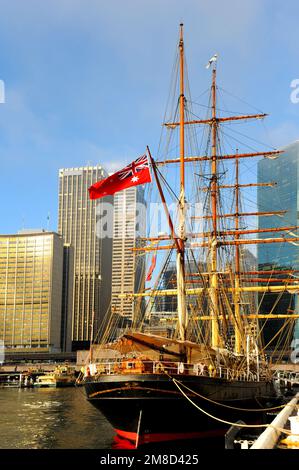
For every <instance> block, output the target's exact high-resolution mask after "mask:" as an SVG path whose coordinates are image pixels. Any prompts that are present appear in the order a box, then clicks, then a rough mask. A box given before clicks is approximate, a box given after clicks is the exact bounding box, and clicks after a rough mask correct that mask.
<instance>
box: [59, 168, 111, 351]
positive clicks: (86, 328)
mask: <svg viewBox="0 0 299 470" xmlns="http://www.w3.org/2000/svg"><path fill="white" fill-rule="evenodd" d="M107 176H108V174H107V172H106V171H105V170H104V169H103V168H102V167H101V166H100V165H98V166H86V167H80V168H79V167H78V168H64V169H60V170H59V213H58V232H59V234H61V235H62V237H63V241H64V243H65V244H66V245H68V246H69V247H71V248H72V249H73V259H74V272H73V279H72V280H71V281H70V284H72V287H71V289H72V306H71V315H72V320H71V321H72V348H73V350H77V349H84V348H87V347H89V344H90V339H91V331H92V319H93V312H94V325H93V327H94V328H93V329H94V332H95V334H96V332H97V331H98V329H99V328H100V326H101V324H102V323H103V322H104V318H105V316H106V312H107V310H108V309H109V306H110V301H111V265H112V262H111V258H112V237H111V236H110V237H107V236H104V235H105V234H103V233H102V225H101V218H102V217H103V212H102V210H101V207H102V205H103V204H111V205H112V203H113V198H112V197H105V198H102V199H98V200H95V201H93V200H90V199H89V193H88V188H89V187H90V186H91V185H92V184H94V183H95V182H96V181H99V180H101V179H103V178H106V177H107ZM112 209H113V206H112ZM112 217H113V213H112ZM111 224H112V220H111Z"/></svg>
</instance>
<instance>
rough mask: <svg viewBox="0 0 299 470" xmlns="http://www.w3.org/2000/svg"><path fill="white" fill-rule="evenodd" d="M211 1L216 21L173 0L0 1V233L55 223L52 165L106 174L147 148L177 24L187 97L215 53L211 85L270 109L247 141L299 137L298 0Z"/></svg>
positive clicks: (161, 105)
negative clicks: (181, 31) (186, 65)
mask: <svg viewBox="0 0 299 470" xmlns="http://www.w3.org/2000/svg"><path fill="white" fill-rule="evenodd" d="M16 6H17V8H16ZM214 6H215V8H216V9H217V12H218V15H216V16H215V15H214V7H212V6H208V5H207V4H205V3H204V2H202V3H199V2H195V1H191V2H189V9H186V8H185V5H181V4H180V2H178V1H174V2H173V1H172V2H171V8H170V2H169V1H166V2H163V4H161V2H158V1H151V2H149V1H147V0H144V1H143V2H136V1H133V0H130V1H128V2H126V4H121V3H120V2H117V1H112V2H109V5H107V4H106V2H102V1H97V2H94V1H92V2H90V4H89V8H88V9H87V8H85V6H84V2H82V1H79V0H74V1H72V2H69V1H67V0H63V1H61V2H56V1H53V2H51V3H50V2H44V3H43V8H41V7H40V6H39V3H38V2H36V1H34V0H30V1H29V0H28V1H26V2H24V3H19V2H16V1H12V2H10V3H9V4H8V3H7V2H4V1H2V2H0V7H1V13H2V15H1V19H0V24H1V28H0V41H1V44H2V47H1V52H0V63H1V70H0V79H1V80H3V82H4V83H5V102H4V103H1V104H0V151H1V155H2V172H1V179H0V183H1V184H0V187H1V195H2V199H4V198H5V197H6V196H7V194H8V193H9V194H10V203H9V204H7V205H5V206H3V209H2V218H1V222H0V233H15V232H17V231H18V230H19V229H20V228H28V227H45V228H49V229H50V230H57V226H58V224H57V208H56V198H55V194H56V192H57V181H56V172H57V170H58V168H61V167H77V166H78V167H80V166H84V165H86V164H87V163H88V162H90V163H91V164H93V165H94V164H96V163H101V165H103V166H104V167H106V168H107V170H108V171H114V170H117V169H119V168H121V167H122V165H123V164H125V163H129V162H130V161H133V160H134V158H136V156H138V155H140V154H141V153H143V152H144V150H145V146H146V145H147V144H149V145H150V147H151V148H152V150H153V155H154V156H155V155H156V150H157V147H158V142H159V135H160V127H161V126H160V124H161V122H162V121H163V113H164V109H165V104H166V90H167V87H168V85H169V69H170V68H171V65H172V60H171V58H169V57H171V56H172V54H173V52H174V51H175V46H174V43H175V40H176V38H177V35H178V24H179V23H180V22H181V21H184V24H185V40H186V52H187V59H188V62H189V61H190V62H191V61H192V62H194V63H195V64H196V65H195V66H194V65H193V68H192V70H191V71H190V72H191V73H190V84H191V88H192V91H193V94H194V96H195V97H199V96H200V94H201V93H202V92H203V91H204V90H205V89H206V88H207V86H208V84H209V81H210V75H209V73H208V72H207V71H206V70H205V64H206V62H207V60H208V59H209V57H211V56H212V55H213V54H214V53H215V52H216V51H217V52H218V53H219V64H218V69H219V74H218V76H219V85H220V86H224V87H225V88H226V89H227V90H228V91H230V92H233V94H235V95H237V96H239V97H240V98H241V99H244V100H245V101H246V102H248V103H250V104H251V105H252V106H255V107H256V108H261V109H262V111H264V112H269V113H270V118H269V119H268V122H267V124H266V126H267V128H266V129H267V130H266V131H262V130H261V129H259V130H255V131H254V134H253V135H254V136H255V137H256V139H257V140H259V141H262V142H266V143H268V144H269V145H270V146H271V145H273V146H275V147H280V146H284V145H286V144H287V143H289V142H292V141H294V140H296V139H297V138H298V136H299V127H298V125H297V123H296V122H297V121H298V116H299V106H298V104H297V105H296V102H292V100H291V94H292V93H293V96H294V97H295V98H296V93H295V94H294V92H296V89H295V87H296V86H298V85H296V82H294V80H295V81H296V79H297V78H298V76H299V72H298V69H297V65H296V64H297V50H296V49H297V48H296V36H295V34H296V22H295V19H296V12H297V11H298V8H299V7H298V5H297V3H296V2H295V1H291V2H289V3H288V4H287V5H286V4H280V3H279V2H276V1H274V2H273V1H271V2H270V1H267V0H266V1H264V2H258V1H251V2H242V5H239V4H238V2H235V1H232V0H230V1H229V2H226V5H225V6H224V5H223V4H222V2H220V1H218V2H216V4H215V5H214ZM16 11H18V13H19V14H18V15H16V14H15V12H16ZM156 11H159V17H158V18H157V15H156ZM232 13H234V15H233V14H232ZM226 19H229V23H230V29H229V31H228V30H227V28H226V26H225V24H226V21H225V20H226ZM211 22H213V28H210V27H209V25H210V24H211ZM33 25H34V27H33ZM236 38H238V41H236V40H235V39H236ZM192 42H193V43H195V44H196V47H195V46H193V47H191V43H192ZM195 51H198V52H195ZM166 57H167V59H166ZM194 67H195V68H194ZM292 83H293V86H292ZM232 103H236V101H234V100H232ZM231 106H232V104H231ZM115 109H117V113H116V112H115ZM256 146H257V147H259V145H258V144H257V145H256ZM45 173H46V175H47V177H46V178H45V177H44V175H45ZM12 177H13V185H14V191H13V193H12V191H11V185H12Z"/></svg>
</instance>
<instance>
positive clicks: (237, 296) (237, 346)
mask: <svg viewBox="0 0 299 470" xmlns="http://www.w3.org/2000/svg"><path fill="white" fill-rule="evenodd" d="M239 192H240V189H239V159H238V156H237V155H236V186H235V210H236V217H235V230H236V234H235V239H236V240H238V239H239V232H238V231H239V228H240V227H239ZM239 288H240V248H239V245H236V250H235V294H234V307H235V353H236V354H241V352H242V335H241V315H240V291H239Z"/></svg>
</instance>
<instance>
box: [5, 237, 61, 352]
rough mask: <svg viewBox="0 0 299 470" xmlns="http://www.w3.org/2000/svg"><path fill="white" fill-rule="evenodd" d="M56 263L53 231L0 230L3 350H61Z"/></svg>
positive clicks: (57, 241)
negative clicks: (7, 231) (7, 233)
mask: <svg viewBox="0 0 299 470" xmlns="http://www.w3.org/2000/svg"><path fill="white" fill-rule="evenodd" d="M62 266H63V243H62V239H61V237H59V236H58V234H57V233H53V232H38V233H36V232H34V231H28V233H27V231H22V232H20V233H19V234H16V235H0V340H3V341H4V344H5V348H6V349H7V351H10V352H59V351H60V350H61V300H62Z"/></svg>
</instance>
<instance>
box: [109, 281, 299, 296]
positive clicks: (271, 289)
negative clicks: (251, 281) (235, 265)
mask: <svg viewBox="0 0 299 470" xmlns="http://www.w3.org/2000/svg"><path fill="white" fill-rule="evenodd" d="M239 290H240V292H266V293H274V294H275V293H280V292H288V293H289V294H297V293H298V292H299V284H298V285H296V286H294V285H286V284H283V285H279V286H241V287H240V288H239ZM208 291H209V288H206V287H195V288H193V289H186V294H187V295H199V294H202V293H203V292H208ZM226 291H227V292H232V293H233V292H234V291H235V288H234V287H228V288H227V289H226ZM176 295H177V289H157V290H154V291H150V290H148V291H146V292H139V293H136V294H134V293H133V292H132V293H129V294H119V296H118V297H119V298H120V299H129V298H135V297H163V296H176Z"/></svg>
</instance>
